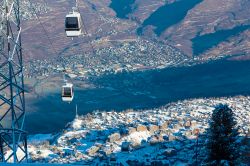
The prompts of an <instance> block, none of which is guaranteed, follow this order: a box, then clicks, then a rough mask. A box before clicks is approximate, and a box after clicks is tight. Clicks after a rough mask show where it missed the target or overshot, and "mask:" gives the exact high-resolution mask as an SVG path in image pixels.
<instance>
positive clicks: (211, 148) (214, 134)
mask: <svg viewBox="0 0 250 166" xmlns="http://www.w3.org/2000/svg"><path fill="white" fill-rule="evenodd" d="M207 134H208V141H207V150H208V162H210V163H214V164H215V165H219V163H221V162H222V161H225V160H226V161H228V162H229V163H230V165H235V164H236V161H237V159H238V158H239V150H238V149H239V144H238V143H237V142H236V140H237V136H238V128H237V122H236V120H235V115H234V113H233V111H232V110H231V109H230V108H229V107H228V105H222V104H220V105H218V106H216V108H215V109H214V110H213V114H212V118H211V121H210V123H209V129H208V132H207Z"/></svg>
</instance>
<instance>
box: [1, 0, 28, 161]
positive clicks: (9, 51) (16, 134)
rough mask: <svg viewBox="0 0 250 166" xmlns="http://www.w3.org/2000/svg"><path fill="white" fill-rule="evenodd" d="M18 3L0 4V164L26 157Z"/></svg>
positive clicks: (5, 1) (8, 0)
mask: <svg viewBox="0 0 250 166" xmlns="http://www.w3.org/2000/svg"><path fill="white" fill-rule="evenodd" d="M19 3H20V2H19V0H0V12H1V13H0V17H1V18H0V19H1V20H0V162H14V163H18V162H22V161H27V157H28V155H27V133H26V131H25V125H24V122H25V99H24V79H23V58H22V45H21V26H20V11H19V6H20V5H19ZM0 165H1V164H0Z"/></svg>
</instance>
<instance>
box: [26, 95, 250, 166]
mask: <svg viewBox="0 0 250 166" xmlns="http://www.w3.org/2000/svg"><path fill="white" fill-rule="evenodd" d="M219 103H223V104H228V105H229V106H230V107H231V108H232V109H233V110H234V112H235V115H236V118H237V121H238V125H239V127H240V130H239V132H240V137H239V141H242V142H243V140H244V141H245V140H246V139H247V136H248V141H249V137H250V97H244V96H237V97H232V98H209V99H192V100H184V101H179V102H176V103H170V104H167V105H165V106H163V107H161V108H155V109H152V110H126V111H123V112H101V111H95V112H94V113H92V114H88V115H85V116H77V117H76V118H75V120H74V121H73V122H71V125H70V126H69V127H68V128H66V129H65V130H64V131H62V132H61V133H59V134H57V135H56V136H53V135H36V136H32V137H30V139H29V140H30V141H29V145H28V148H29V157H30V160H31V161H32V162H40V163H74V164H94V163H98V165H104V164H107V163H121V164H122V165H138V164H142V163H143V164H144V165H152V164H153V163H158V164H169V165H180V164H182V165H183V164H184V165H185V164H187V165H188V164H194V163H195V162H196V160H195V159H196V152H197V153H198V156H197V159H198V162H199V163H202V161H203V160H204V157H205V155H206V150H205V146H204V143H205V131H206V128H207V127H208V121H209V119H210V116H211V113H212V110H213V109H214V106H216V105H217V104H219ZM197 132H199V134H198V135H197ZM248 143H249V142H248ZM240 148H241V149H242V150H247V148H249V144H248V147H247V144H242V146H241V147H240ZM248 150H250V149H248ZM248 164H249V163H248Z"/></svg>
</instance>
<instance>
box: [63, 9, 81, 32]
mask: <svg viewBox="0 0 250 166" xmlns="http://www.w3.org/2000/svg"><path fill="white" fill-rule="evenodd" d="M65 32H66V35H67V37H78V36H80V35H81V34H82V21H81V14H80V13H79V12H77V11H74V10H73V12H71V13H69V14H67V15H66V18H65Z"/></svg>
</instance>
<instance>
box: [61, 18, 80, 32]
mask: <svg viewBox="0 0 250 166" xmlns="http://www.w3.org/2000/svg"><path fill="white" fill-rule="evenodd" d="M65 27H66V30H79V29H80V28H79V22H78V18H77V17H66V21H65Z"/></svg>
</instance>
